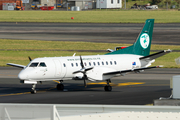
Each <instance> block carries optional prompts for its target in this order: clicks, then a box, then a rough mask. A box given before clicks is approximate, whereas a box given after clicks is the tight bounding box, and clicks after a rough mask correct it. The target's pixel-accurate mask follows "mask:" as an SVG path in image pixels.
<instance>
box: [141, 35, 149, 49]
mask: <svg viewBox="0 0 180 120" xmlns="http://www.w3.org/2000/svg"><path fill="white" fill-rule="evenodd" d="M140 44H141V46H142V48H144V49H146V48H148V46H149V35H148V34H147V33H143V34H142V35H141V37H140Z"/></svg>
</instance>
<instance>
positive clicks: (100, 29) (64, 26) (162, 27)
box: [0, 23, 180, 45]
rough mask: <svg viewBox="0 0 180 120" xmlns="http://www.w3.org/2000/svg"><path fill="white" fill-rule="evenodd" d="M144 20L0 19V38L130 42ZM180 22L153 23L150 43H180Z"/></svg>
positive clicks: (134, 37)
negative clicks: (47, 21) (116, 22)
mask: <svg viewBox="0 0 180 120" xmlns="http://www.w3.org/2000/svg"><path fill="white" fill-rule="evenodd" d="M142 27H143V24H97V23H94V24H93V23H91V24H90V23H17V24H16V23H0V39H20V40H50V41H83V42H103V43H129V44H132V43H133V42H134V41H135V40H136V38H137V36H138V34H139V32H140V30H141V28H142ZM179 33H180V24H179V23H176V24H155V25H154V32H153V41H152V44H163V45H180V42H179V38H180V34H179Z"/></svg>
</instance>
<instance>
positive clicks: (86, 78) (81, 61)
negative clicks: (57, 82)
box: [73, 55, 93, 87]
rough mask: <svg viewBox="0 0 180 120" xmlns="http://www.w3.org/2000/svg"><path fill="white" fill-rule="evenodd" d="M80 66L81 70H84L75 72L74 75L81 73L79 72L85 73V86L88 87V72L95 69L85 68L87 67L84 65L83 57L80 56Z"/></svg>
mask: <svg viewBox="0 0 180 120" xmlns="http://www.w3.org/2000/svg"><path fill="white" fill-rule="evenodd" d="M80 65H81V68H82V69H81V70H78V71H75V72H73V74H76V73H79V72H81V73H83V80H84V86H85V87H86V80H88V77H87V75H86V72H87V71H89V70H91V69H93V67H91V68H85V67H84V64H83V60H82V57H81V55H80Z"/></svg>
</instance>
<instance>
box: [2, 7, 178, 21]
mask: <svg viewBox="0 0 180 120" xmlns="http://www.w3.org/2000/svg"><path fill="white" fill-rule="evenodd" d="M71 17H74V19H73V20H72V19H71ZM0 18H1V19H0V22H54V23H58V22H62V23H144V21H145V20H146V19H155V23H180V12H179V11H158V10H156V11H139V10H138V11H137V10H133V11H132V10H129V11H126V10H119V11H0Z"/></svg>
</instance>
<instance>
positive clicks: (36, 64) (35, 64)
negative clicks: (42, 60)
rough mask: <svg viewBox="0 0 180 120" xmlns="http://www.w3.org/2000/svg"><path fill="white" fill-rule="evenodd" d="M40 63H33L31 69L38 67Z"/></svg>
mask: <svg viewBox="0 0 180 120" xmlns="http://www.w3.org/2000/svg"><path fill="white" fill-rule="evenodd" d="M38 64H39V63H38V62H36V63H31V65H30V66H29V67H37V66H38Z"/></svg>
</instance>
